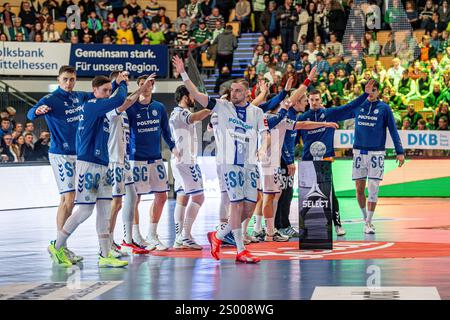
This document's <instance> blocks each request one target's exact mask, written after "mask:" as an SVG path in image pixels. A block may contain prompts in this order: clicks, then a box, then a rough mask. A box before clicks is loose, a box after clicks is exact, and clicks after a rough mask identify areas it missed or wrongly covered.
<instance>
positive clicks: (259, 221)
mask: <svg viewBox="0 0 450 320" xmlns="http://www.w3.org/2000/svg"><path fill="white" fill-rule="evenodd" d="M262 218H263V216H258V215H255V224H254V225H253V231H255V232H261V231H262Z"/></svg>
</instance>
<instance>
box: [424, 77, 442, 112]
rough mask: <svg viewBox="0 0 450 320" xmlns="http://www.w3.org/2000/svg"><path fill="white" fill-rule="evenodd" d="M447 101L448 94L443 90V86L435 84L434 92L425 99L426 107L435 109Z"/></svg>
mask: <svg viewBox="0 0 450 320" xmlns="http://www.w3.org/2000/svg"><path fill="white" fill-rule="evenodd" d="M445 99H446V94H445V92H443V91H442V90H441V84H440V83H439V82H435V83H434V85H433V92H432V93H431V94H430V95H429V96H428V97H427V98H426V99H425V107H426V108H430V109H434V108H435V107H437V105H438V104H439V102H441V101H443V100H445Z"/></svg>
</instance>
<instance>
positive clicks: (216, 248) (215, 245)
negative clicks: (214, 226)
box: [208, 231, 222, 260]
mask: <svg viewBox="0 0 450 320" xmlns="http://www.w3.org/2000/svg"><path fill="white" fill-rule="evenodd" d="M216 234H217V231H213V232H208V241H209V243H210V244H211V255H212V256H213V258H214V259H216V260H220V257H219V252H220V245H221V244H222V241H221V240H219V239H217V237H216Z"/></svg>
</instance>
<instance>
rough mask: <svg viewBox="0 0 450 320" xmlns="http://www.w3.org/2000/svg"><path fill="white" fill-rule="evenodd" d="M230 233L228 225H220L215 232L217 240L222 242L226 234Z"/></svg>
mask: <svg viewBox="0 0 450 320" xmlns="http://www.w3.org/2000/svg"><path fill="white" fill-rule="evenodd" d="M230 231H231V226H230V224H229V223H226V224H225V223H223V224H221V225H220V227H219V230H217V233H216V237H217V239H219V240H223V239H224V238H225V236H226V235H227V234H229V233H230Z"/></svg>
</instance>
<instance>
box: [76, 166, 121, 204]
mask: <svg viewBox="0 0 450 320" xmlns="http://www.w3.org/2000/svg"><path fill="white" fill-rule="evenodd" d="M76 165H77V190H76V195H75V203H77V204H95V203H96V202H97V200H112V184H113V180H114V179H113V172H112V170H110V169H109V168H108V167H107V166H103V165H100V164H96V163H91V162H86V161H81V160H77V164H76Z"/></svg>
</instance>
